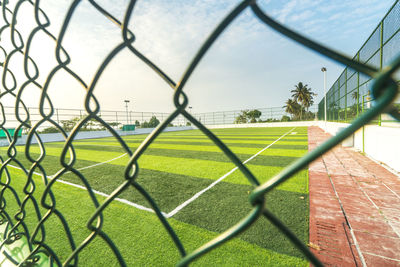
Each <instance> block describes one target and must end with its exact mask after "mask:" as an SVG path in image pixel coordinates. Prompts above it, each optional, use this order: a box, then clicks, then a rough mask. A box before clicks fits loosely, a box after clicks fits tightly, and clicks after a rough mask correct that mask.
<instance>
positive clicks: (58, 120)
mask: <svg viewBox="0 0 400 267" xmlns="http://www.w3.org/2000/svg"><path fill="white" fill-rule="evenodd" d="M56 114H57V123H58V124H60V119H59V117H58V108H56Z"/></svg>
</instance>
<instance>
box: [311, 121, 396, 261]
mask: <svg viewBox="0 0 400 267" xmlns="http://www.w3.org/2000/svg"><path fill="white" fill-rule="evenodd" d="M329 137H330V135H328V134H325V133H324V132H323V130H321V129H320V128H318V127H309V130H308V139H309V150H312V149H314V148H315V147H316V146H318V145H319V144H321V143H322V142H323V141H325V140H326V139H327V138H329ZM309 177H310V186H309V190H310V247H311V250H312V251H313V252H314V253H316V255H317V256H318V258H320V260H321V261H322V262H323V263H325V264H326V265H327V266H363V265H366V266H400V178H399V177H398V176H396V175H394V174H393V173H391V172H389V171H388V170H386V169H385V168H384V167H382V166H380V165H379V164H377V163H375V162H374V161H372V160H371V159H369V158H367V157H365V156H363V155H361V154H360V153H358V152H355V151H353V150H351V149H348V148H343V147H341V146H337V147H336V148H334V149H333V150H331V151H329V152H328V153H326V154H325V155H323V156H322V157H320V158H318V159H317V160H316V161H314V162H313V163H312V164H310V166H309Z"/></svg>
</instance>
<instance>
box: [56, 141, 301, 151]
mask: <svg viewBox="0 0 400 267" xmlns="http://www.w3.org/2000/svg"><path fill="white" fill-rule="evenodd" d="M304 143H305V142H297V143H296V144H294V143H289V144H286V143H280V144H279V145H276V146H275V147H276V148H280V149H307V148H308V146H307V144H304ZM127 144H128V145H129V147H131V148H137V147H138V146H139V145H140V144H141V142H137V143H131V142H128V143H127ZM82 145H87V146H95V147H96V146H99V147H108V146H111V147H113V146H114V147H121V146H120V145H119V143H118V142H113V143H111V142H108V143H105V142H101V143H100V142H99V143H95V144H93V143H83V142H82V143H80V144H79V145H77V144H75V145H74V148H75V149H79V148H80V147H81V146H82ZM163 145H168V146H170V145H173V146H174V147H176V148H181V147H187V148H193V147H196V146H202V147H204V146H212V147H214V146H215V144H214V143H211V142H170V141H168V142H163V141H162V142H154V143H153V144H151V145H150V147H163ZM225 145H227V146H228V147H252V148H260V147H262V146H264V145H265V142H263V143H261V142H257V143H255V142H252V143H249V142H248V143H229V142H225ZM50 146H59V147H61V146H62V144H59V145H54V144H53V145H50Z"/></svg>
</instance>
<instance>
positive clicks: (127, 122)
mask: <svg viewBox="0 0 400 267" xmlns="http://www.w3.org/2000/svg"><path fill="white" fill-rule="evenodd" d="M124 102H125V108H126V124H129V113H128V103H129V102H130V101H129V100H124Z"/></svg>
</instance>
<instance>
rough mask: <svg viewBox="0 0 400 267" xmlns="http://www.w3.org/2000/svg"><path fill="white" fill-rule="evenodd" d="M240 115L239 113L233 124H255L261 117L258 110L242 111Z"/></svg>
mask: <svg viewBox="0 0 400 267" xmlns="http://www.w3.org/2000/svg"><path fill="white" fill-rule="evenodd" d="M241 112H242V113H240V114H239V115H238V116H237V117H236V118H235V122H234V123H236V124H238V123H248V122H251V123H255V122H257V119H258V118H260V117H261V114H262V113H261V111H259V110H258V109H252V110H247V109H246V110H242V111H241Z"/></svg>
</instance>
